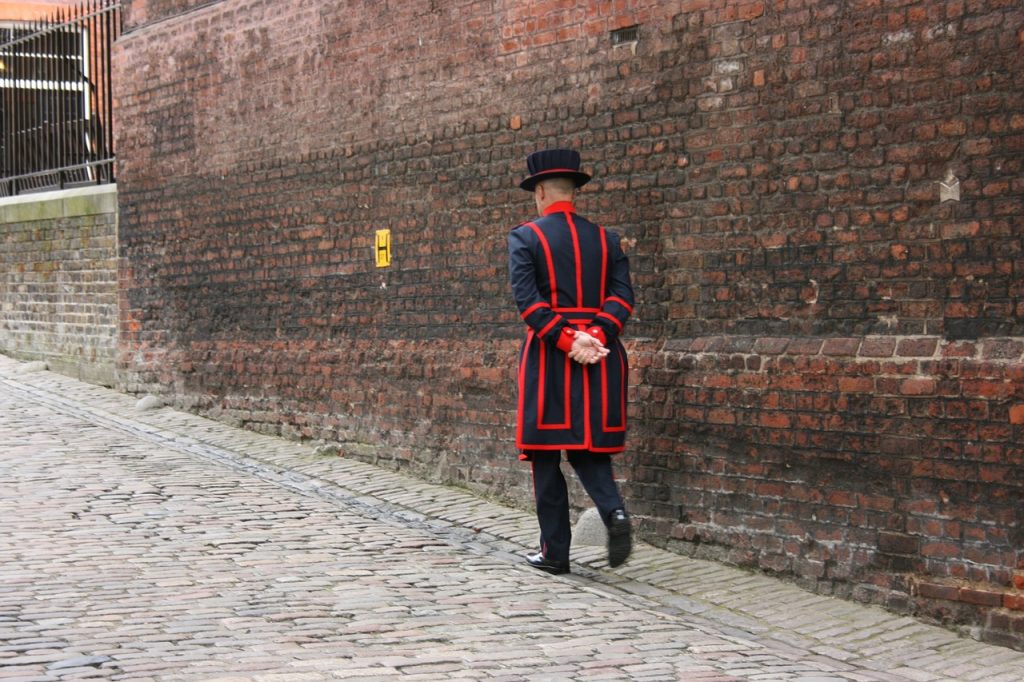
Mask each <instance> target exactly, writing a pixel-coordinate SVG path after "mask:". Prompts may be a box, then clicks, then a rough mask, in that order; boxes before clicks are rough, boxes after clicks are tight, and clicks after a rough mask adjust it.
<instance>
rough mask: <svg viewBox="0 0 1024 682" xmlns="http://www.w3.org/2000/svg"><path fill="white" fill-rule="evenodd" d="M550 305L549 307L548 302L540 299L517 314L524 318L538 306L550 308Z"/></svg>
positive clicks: (537, 308)
mask: <svg viewBox="0 0 1024 682" xmlns="http://www.w3.org/2000/svg"><path fill="white" fill-rule="evenodd" d="M550 307H551V304H550V303H548V302H547V301H541V302H540V303H534V304H533V305H531V306H530V307H529V308H527V309H526V310H524V311H523V312H521V313H520V314H519V316H520V317H521V318H523V319H524V320H525V319H526V318H527V317H529V316H530V314H531V313H533V312H536V311H537V310H539V309H540V308H550Z"/></svg>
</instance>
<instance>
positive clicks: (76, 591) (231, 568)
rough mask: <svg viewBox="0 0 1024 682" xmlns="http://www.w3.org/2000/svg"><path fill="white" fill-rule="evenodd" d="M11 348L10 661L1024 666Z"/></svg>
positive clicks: (430, 666) (489, 675)
mask: <svg viewBox="0 0 1024 682" xmlns="http://www.w3.org/2000/svg"><path fill="white" fill-rule="evenodd" d="M25 369H26V366H25V365H23V364H22V363H18V362H15V361H13V360H10V359H8V358H5V357H2V356H0V488H2V494H0V518H2V519H3V521H2V524H3V532H2V533H0V679H17V680H57V679H85V678H102V679H123V680H146V679H159V680H177V679H181V680H185V679H187V680H200V679H203V680H213V679H218V680H329V679H350V680H351V679H366V680H386V679H403V680H406V679H408V680H415V679H422V680H442V679H476V680H524V679H533V680H558V679H573V680H618V679H635V680H804V681H811V680H816V681H823V680H914V681H930V680H986V681H992V680H1005V681H1006V682H1010V681H1012V680H1020V679H1022V678H1024V653H1021V652H1015V651H1012V650H1009V649H1004V648H1000V647H995V646H990V645H986V644H982V643H979V642H976V641H973V640H970V639H963V638H958V637H957V636H956V634H955V633H952V632H949V631H947V630H944V629H941V628H937V627H932V626H929V625H926V624H923V623H920V622H918V621H915V620H913V619H909V618H902V617H899V616H895V615H893V614H889V613H886V612H884V611H881V610H879V609H876V608H873V607H867V606H864V605H859V604H852V603H849V602H844V601H839V600H834V599H829V598H826V597H821V596H816V595H812V594H809V593H807V592H803V591H801V590H799V589H798V588H796V587H793V586H791V585H788V584H786V583H783V582H779V581H775V580H772V579H769V578H767V577H764V576H758V575H754V574H750V573H746V572H743V571H739V570H736V569H731V568H728V567H724V566H719V565H717V564H711V563H708V562H700V561H695V560H692V559H687V558H685V557H680V556H677V555H674V554H670V553H667V552H663V551H660V550H657V549H654V548H651V547H647V546H642V545H641V546H639V547H638V548H637V550H636V552H635V554H634V557H633V559H632V560H631V561H630V562H629V563H627V564H626V565H624V566H622V567H620V568H619V569H616V570H610V569H608V568H607V565H606V563H605V561H604V555H603V549H602V548H600V547H593V548H585V549H583V550H580V551H578V552H576V554H575V555H574V559H575V560H576V563H574V566H573V571H574V572H573V573H572V574H571V575H569V576H559V577H552V576H547V575H544V574H540V573H538V572H536V571H534V570H533V569H530V568H529V567H527V566H525V564H524V563H523V561H522V556H523V554H524V553H525V551H526V550H528V549H532V546H533V545H532V543H533V542H534V539H535V536H536V531H535V522H534V520H533V518H532V516H531V515H530V514H529V513H527V512H524V511H521V510H514V509H509V508H505V507H502V506H499V505H496V504H494V503H491V502H488V501H485V500H482V499H479V498H477V497H474V496H472V495H470V494H468V493H466V492H465V491H461V490H457V489H453V488H446V487H442V486H436V485H430V484H427V483H424V482H422V481H418V480H416V479H412V478H408V477H405V476H402V475H400V474H397V473H394V472H390V471H386V470H381V469H378V468H375V467H373V466H370V465H368V464H363V463H359V462H354V461H351V460H347V459H345V458H343V457H337V456H332V457H327V456H322V455H316V454H315V453H314V450H313V448H312V447H311V446H309V445H304V444H300V443H294V442H290V441H286V440H281V439H276V438H270V437H267V436H261V435H258V434H254V433H251V432H247V431H243V430H238V429H234V428H231V427H229V426H226V425H224V424H220V423H217V422H212V421H209V420H205V419H202V418H200V417H197V416H194V415H189V414H185V413H181V412H176V411H174V410H171V409H168V408H160V409H156V410H152V411H136V410H135V398H133V397H131V396H126V395H122V394H119V393H116V392H114V391H111V390H107V389H103V388H99V387H95V386H91V385H87V384H83V383H80V382H77V381H75V380H73V379H70V378H67V377H63V376H59V375H56V374H52V373H49V372H26V371H25Z"/></svg>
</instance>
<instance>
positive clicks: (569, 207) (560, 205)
mask: <svg viewBox="0 0 1024 682" xmlns="http://www.w3.org/2000/svg"><path fill="white" fill-rule="evenodd" d="M575 212H576V207H575V206H574V205H573V203H572V202H571V201H556V202H555V203H553V204H551V205H550V206H548V207H547V208H545V209H544V212H543V215H551V214H552V213H575Z"/></svg>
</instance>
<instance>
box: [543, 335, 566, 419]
mask: <svg viewBox="0 0 1024 682" xmlns="http://www.w3.org/2000/svg"><path fill="white" fill-rule="evenodd" d="M538 347H539V349H540V359H539V363H540V368H541V371H540V373H539V375H538V377H537V429H538V430H539V431H547V430H554V431H561V430H563V429H568V428H572V410H571V409H570V408H572V403H571V402H570V401H571V400H572V393H571V391H570V389H571V388H572V386H571V385H570V383H569V379H570V378H571V377H570V376H569V373H570V372H571V371H572V367H571V365H570V363H571V362H572V361H571V360H570V359H569V356H568V355H566V356H565V376H564V380H563V383H564V384H565V396H564V397H563V403H562V404H563V405H564V406H565V415H564V417H565V419H564V421H562V422H560V423H557V424H545V423H544V387H545V378H546V377H547V372H546V371H544V369H545V368H546V367H547V354H548V350H547V344H543V343H542V344H540V346H538ZM555 371H557V370H555Z"/></svg>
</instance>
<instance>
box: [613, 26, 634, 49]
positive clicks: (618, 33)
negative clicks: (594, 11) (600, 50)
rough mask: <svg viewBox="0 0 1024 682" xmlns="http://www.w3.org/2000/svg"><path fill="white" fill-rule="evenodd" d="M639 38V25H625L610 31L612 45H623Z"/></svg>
mask: <svg viewBox="0 0 1024 682" xmlns="http://www.w3.org/2000/svg"><path fill="white" fill-rule="evenodd" d="M638 40H640V26H639V25H636V26H627V27H625V28H618V29H615V30H614V31H612V45H625V44H627V43H635V42H636V41H638Z"/></svg>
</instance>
